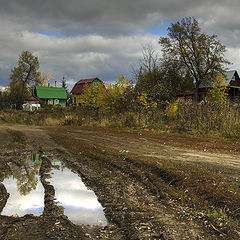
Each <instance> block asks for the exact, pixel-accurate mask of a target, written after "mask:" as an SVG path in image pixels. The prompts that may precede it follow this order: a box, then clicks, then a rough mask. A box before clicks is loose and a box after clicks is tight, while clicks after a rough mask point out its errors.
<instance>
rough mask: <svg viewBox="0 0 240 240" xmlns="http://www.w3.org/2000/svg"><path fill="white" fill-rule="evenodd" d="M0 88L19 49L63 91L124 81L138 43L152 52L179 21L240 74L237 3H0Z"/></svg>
mask: <svg viewBox="0 0 240 240" xmlns="http://www.w3.org/2000/svg"><path fill="white" fill-rule="evenodd" d="M0 6H1V7H0V29H1V31H0V87H1V86H7V85H8V83H9V74H10V70H11V68H13V67H14V66H16V65H17V60H18V56H19V54H20V53H21V52H22V51H23V50H28V51H31V52H32V53H33V54H34V55H35V56H38V58H39V61H40V67H41V70H42V71H45V72H53V73H54V75H55V80H57V81H58V84H59V85H60V82H61V79H62V77H63V76H64V77H65V79H66V80H67V83H68V86H69V88H70V89H71V87H72V84H74V82H76V81H78V80H79V79H81V78H91V77H99V78H100V79H102V80H103V81H114V80H115V79H117V76H118V75H119V74H124V75H126V76H129V78H131V72H132V67H134V66H136V65H137V62H138V59H139V58H140V57H141V49H142V46H144V45H147V44H151V45H152V46H153V47H154V48H155V49H156V51H158V52H159V53H160V50H161V49H160V46H159V45H158V39H159V36H161V35H166V33H167V31H166V29H167V27H168V26H169V25H170V24H171V23H172V22H174V21H176V20H180V19H181V18H183V17H188V16H195V17H196V18H197V19H198V20H199V23H200V26H201V29H202V31H203V32H206V33H208V34H213V33H214V34H217V35H218V39H219V40H220V41H222V43H223V44H225V45H226V47H227V53H226V57H227V58H228V59H229V60H230V61H231V62H232V63H233V64H232V65H231V66H230V68H231V69H237V70H239V69H240V41H239V39H240V24H239V23H240V14H239V9H240V2H239V0H228V1H226V0H201V1H194V0H121V1H120V0H68V1H66V0H41V1H36V0H35V1H34V0H0Z"/></svg>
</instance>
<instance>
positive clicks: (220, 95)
mask: <svg viewBox="0 0 240 240" xmlns="http://www.w3.org/2000/svg"><path fill="white" fill-rule="evenodd" d="M223 81H224V76H223V75H220V76H218V77H217V78H216V80H215V82H214V83H213V88H212V89H211V90H210V91H209V92H208V95H207V100H208V101H209V102H210V103H212V104H213V105H214V106H216V107H217V108H219V107H220V108H222V107H224V106H226V105H228V104H229V99H228V92H227V84H226V83H223Z"/></svg>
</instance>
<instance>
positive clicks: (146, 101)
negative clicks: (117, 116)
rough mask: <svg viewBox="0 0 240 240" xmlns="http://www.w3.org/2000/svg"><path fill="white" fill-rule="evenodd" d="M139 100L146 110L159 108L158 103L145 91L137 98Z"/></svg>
mask: <svg viewBox="0 0 240 240" xmlns="http://www.w3.org/2000/svg"><path fill="white" fill-rule="evenodd" d="M137 101H138V102H139V104H140V106H141V107H143V109H145V110H146V111H151V110H153V109H156V108H157V103H156V102H154V101H153V100H152V99H151V98H150V97H148V96H147V94H146V93H145V92H143V93H142V94H141V96H139V97H138V98H137Z"/></svg>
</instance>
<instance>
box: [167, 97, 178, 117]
mask: <svg viewBox="0 0 240 240" xmlns="http://www.w3.org/2000/svg"><path fill="white" fill-rule="evenodd" d="M177 110H178V102H177V101H175V102H173V103H169V104H168V106H167V108H166V114H167V115H168V116H170V117H175V116H176V114H177Z"/></svg>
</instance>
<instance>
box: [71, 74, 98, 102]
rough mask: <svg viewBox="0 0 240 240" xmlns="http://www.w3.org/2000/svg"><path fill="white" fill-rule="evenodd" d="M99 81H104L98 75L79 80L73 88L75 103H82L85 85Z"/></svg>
mask: <svg viewBox="0 0 240 240" xmlns="http://www.w3.org/2000/svg"><path fill="white" fill-rule="evenodd" d="M99 83H102V81H101V80H100V79H99V78H97V77H96V78H88V79H81V80H79V81H78V82H77V83H76V84H75V85H74V87H73V89H72V90H71V94H72V101H73V104H76V105H78V104H79V103H80V96H81V94H82V93H83V91H84V86H86V85H87V86H90V85H93V84H99Z"/></svg>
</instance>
